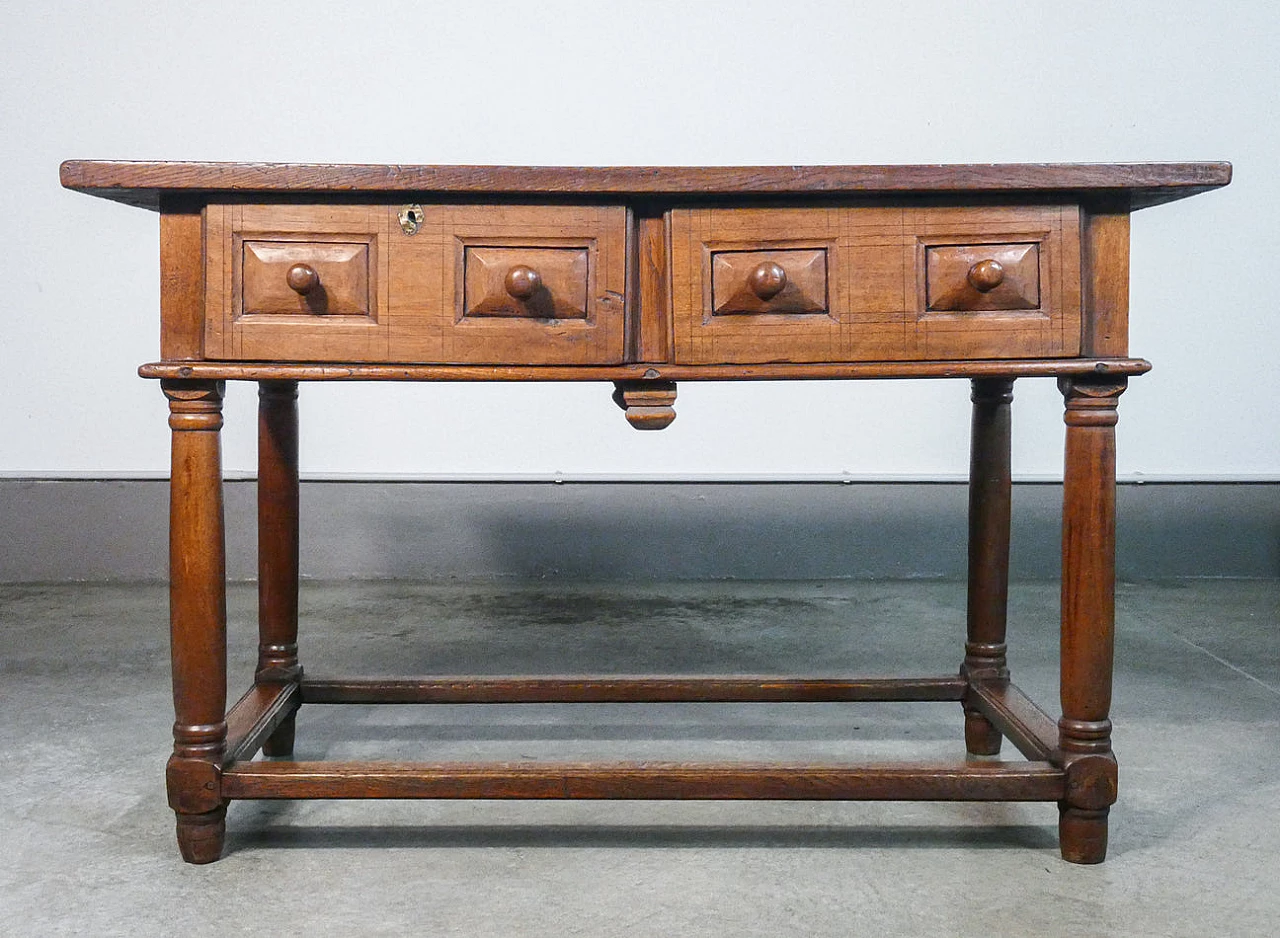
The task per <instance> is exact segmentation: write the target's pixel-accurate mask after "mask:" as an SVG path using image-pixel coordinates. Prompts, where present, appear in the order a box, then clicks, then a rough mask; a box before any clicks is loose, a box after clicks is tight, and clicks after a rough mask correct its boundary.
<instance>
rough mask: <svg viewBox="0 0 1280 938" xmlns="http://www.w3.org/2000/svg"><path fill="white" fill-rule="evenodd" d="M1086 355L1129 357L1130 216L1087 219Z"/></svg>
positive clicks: (1117, 214)
mask: <svg viewBox="0 0 1280 938" xmlns="http://www.w3.org/2000/svg"><path fill="white" fill-rule="evenodd" d="M1083 235H1084V287H1085V290H1084V302H1085V309H1086V310H1087V312H1088V315H1087V316H1086V317H1085V320H1084V338H1083V342H1082V346H1081V350H1082V351H1083V352H1084V353H1085V354H1086V355H1127V354H1129V216H1128V214H1126V213H1124V212H1110V213H1094V212H1090V213H1088V214H1086V215H1085V220H1084V230H1083Z"/></svg>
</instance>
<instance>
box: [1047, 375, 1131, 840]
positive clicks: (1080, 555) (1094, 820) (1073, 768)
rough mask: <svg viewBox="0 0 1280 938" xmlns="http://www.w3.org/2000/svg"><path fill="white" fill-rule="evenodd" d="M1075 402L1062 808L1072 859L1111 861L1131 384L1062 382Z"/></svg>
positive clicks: (1070, 443) (1068, 496) (1066, 511)
mask: <svg viewBox="0 0 1280 938" xmlns="http://www.w3.org/2000/svg"><path fill="white" fill-rule="evenodd" d="M1058 386H1059V388H1060V389H1061V391H1062V395H1063V398H1064V400H1065V403H1066V410H1065V414H1064V419H1065V422H1066V426H1067V430H1066V436H1067V439H1066V455H1065V468H1064V476H1063V487H1062V604H1061V639H1060V643H1061V663H1060V669H1061V680H1060V681H1059V685H1060V696H1061V698H1062V717H1061V718H1060V719H1059V720H1058V749H1059V750H1060V751H1061V754H1062V760H1063V765H1064V766H1065V768H1066V769H1067V773H1068V786H1067V794H1066V796H1065V797H1064V799H1063V801H1062V802H1061V803H1060V804H1059V819H1058V834H1059V840H1060V842H1061V848H1062V856H1063V859H1065V860H1069V861H1071V862H1073V863H1101V862H1102V861H1103V859H1104V858H1105V857H1106V854H1107V814H1108V809H1109V807H1110V805H1111V804H1113V803H1114V802H1115V800H1116V777H1117V770H1116V760H1115V756H1114V755H1113V754H1112V752H1111V720H1110V716H1109V712H1110V709H1111V683H1112V668H1113V654H1114V645H1115V576H1116V566H1115V563H1116V561H1115V549H1116V437H1115V427H1116V421H1117V414H1116V406H1117V404H1118V403H1119V398H1120V395H1121V394H1122V393H1123V392H1124V389H1125V381H1124V380H1123V379H1112V380H1100V379H1096V378H1094V379H1086V378H1059V379H1058Z"/></svg>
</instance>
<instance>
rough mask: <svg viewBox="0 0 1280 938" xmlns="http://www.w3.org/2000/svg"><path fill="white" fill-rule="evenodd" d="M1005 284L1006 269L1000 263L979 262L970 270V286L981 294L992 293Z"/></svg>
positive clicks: (990, 261) (991, 261)
mask: <svg viewBox="0 0 1280 938" xmlns="http://www.w3.org/2000/svg"><path fill="white" fill-rule="evenodd" d="M1002 283H1004V268H1003V267H1002V266H1001V265H1000V262H999V261H993V260H985V261H978V263H976V264H974V265H973V266H972V267H970V268H969V286H971V287H973V288H974V289H975V290H977V291H978V292H979V293H990V292H991V291H992V290H994V289H995V288H996V287H998V286H1000V284H1002Z"/></svg>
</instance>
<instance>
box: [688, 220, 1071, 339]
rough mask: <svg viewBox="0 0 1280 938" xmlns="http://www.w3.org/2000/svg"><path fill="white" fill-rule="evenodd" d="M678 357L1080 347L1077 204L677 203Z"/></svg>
mask: <svg viewBox="0 0 1280 938" xmlns="http://www.w3.org/2000/svg"><path fill="white" fill-rule="evenodd" d="M671 237H672V251H671V256H672V270H671V283H672V307H673V310H674V330H675V331H674V340H675V355H676V360H677V361H679V362H683V363H687V364H716V363H740V364H750V363H764V362H822V361H912V360H930V359H933V360H945V359H952V358H956V359H959V358H1052V357H1068V356H1073V355H1078V354H1079V352H1080V215H1079V210H1078V208H1077V207H1076V206H1070V205H1065V206H1056V205H1055V206H1031V207H991V208H952V207H931V208H887V207H857V208H808V209H774V208H767V209H678V210H676V211H673V212H672V214H671Z"/></svg>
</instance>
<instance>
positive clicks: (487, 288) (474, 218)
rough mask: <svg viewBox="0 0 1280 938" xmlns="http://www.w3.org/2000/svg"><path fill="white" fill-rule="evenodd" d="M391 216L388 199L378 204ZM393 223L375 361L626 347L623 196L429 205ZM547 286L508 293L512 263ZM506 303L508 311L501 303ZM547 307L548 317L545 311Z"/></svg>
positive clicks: (584, 352) (513, 360) (593, 355)
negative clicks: (534, 295)
mask: <svg viewBox="0 0 1280 938" xmlns="http://www.w3.org/2000/svg"><path fill="white" fill-rule="evenodd" d="M383 211H384V212H386V213H388V215H389V216H393V215H394V214H395V212H396V211H397V209H395V207H394V206H392V207H387V208H385V209H383ZM423 212H424V219H423V222H422V225H421V227H420V228H419V229H418V232H417V233H416V234H413V235H409V234H406V233H405V232H404V231H402V230H401V228H400V226H399V225H398V224H396V225H392V226H391V227H390V235H389V239H388V249H389V250H388V253H389V255H390V274H389V276H390V281H391V284H390V307H389V316H388V322H389V333H388V347H387V350H386V352H385V354H384V355H383V356H381V357H380V358H377V359H372V360H374V361H405V362H446V363H459V364H469V363H477V364H478V363H493V364H513V365H549V364H560V365H587V364H594V365H600V364H616V363H621V362H622V361H623V359H624V357H625V355H624V352H625V336H624V326H625V317H626V296H627V220H626V219H627V212H626V209H624V208H622V207H619V206H604V207H598V206H577V205H426V206H424V207H423ZM521 265H523V266H528V267H529V268H531V269H535V270H539V271H541V277H542V280H543V284H544V287H549V288H551V291H552V292H553V293H554V296H551V295H548V296H546V297H545V298H544V299H545V300H547V301H549V302H550V304H551V306H550V308H546V304H545V302H544V303H542V304H541V305H537V304H535V307H536V308H532V309H531V308H529V305H528V304H521V303H516V302H514V301H513V300H512V298H511V297H510V296H509V295H507V293H506V288H505V285H504V284H505V278H506V275H507V273H508V272H509V271H510V269H511V268H512V267H514V266H521ZM503 309H506V310H507V313H508V314H506V315H503V314H501V310H503ZM547 314H551V315H547Z"/></svg>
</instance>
